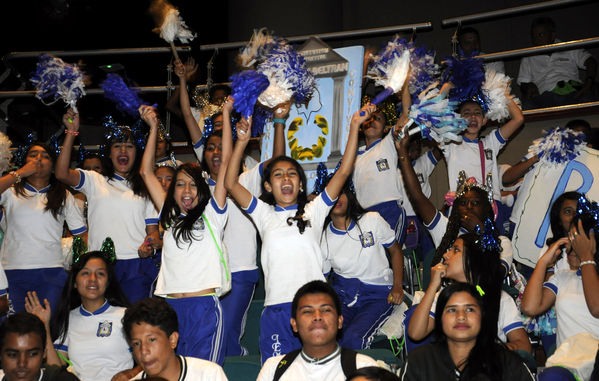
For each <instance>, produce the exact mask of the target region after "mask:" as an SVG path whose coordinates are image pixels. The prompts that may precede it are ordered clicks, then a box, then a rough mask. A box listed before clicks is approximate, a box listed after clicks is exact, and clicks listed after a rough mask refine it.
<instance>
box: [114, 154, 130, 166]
mask: <svg viewBox="0 0 599 381" xmlns="http://www.w3.org/2000/svg"><path fill="white" fill-rule="evenodd" d="M116 161H117V163H119V165H127V164H129V157H128V156H126V155H121V156H118V157H117V158H116Z"/></svg>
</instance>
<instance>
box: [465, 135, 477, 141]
mask: <svg viewBox="0 0 599 381" xmlns="http://www.w3.org/2000/svg"><path fill="white" fill-rule="evenodd" d="M462 140H464V141H465V142H466V143H478V138H476V139H472V140H470V139H468V138H467V137H465V136H464V135H462Z"/></svg>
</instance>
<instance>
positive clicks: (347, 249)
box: [320, 212, 395, 286]
mask: <svg viewBox="0 0 599 381" xmlns="http://www.w3.org/2000/svg"><path fill="white" fill-rule="evenodd" d="M394 243H395V232H394V231H393V230H391V227H389V224H388V223H387V222H386V221H385V220H384V219H383V218H382V217H381V216H380V215H379V214H378V213H375V212H368V213H366V214H364V215H363V216H362V218H360V220H359V221H358V223H357V224H356V222H354V221H351V223H350V225H349V227H348V228H347V230H339V229H336V228H335V226H333V223H332V222H331V223H330V224H329V226H327V228H326V230H325V233H324V234H323V237H322V241H321V243H320V247H321V249H322V252H323V253H324V255H325V257H326V259H327V260H328V262H329V263H330V264H331V267H332V269H333V270H334V271H335V273H336V274H338V275H340V276H342V277H344V278H350V279H359V280H360V281H361V282H363V283H368V284H373V285H380V286H390V285H392V284H393V270H391V268H390V267H389V260H388V259H387V254H386V253H385V248H388V247H391V246H392V245H393V244H394Z"/></svg>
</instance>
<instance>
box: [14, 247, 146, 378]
mask: <svg viewBox="0 0 599 381" xmlns="http://www.w3.org/2000/svg"><path fill="white" fill-rule="evenodd" d="M113 261H114V257H113V256H111V255H110V254H107V253H105V252H101V251H91V252H88V253H85V254H83V255H81V256H79V257H78V258H74V260H73V265H72V267H71V270H70V271H69V276H68V278H67V281H66V283H65V285H64V288H63V289H62V295H61V298H60V303H59V305H58V308H56V309H55V310H54V311H55V312H54V314H52V309H51V307H50V304H49V303H48V300H47V299H45V300H44V302H43V304H42V303H41V302H40V299H39V297H38V295H37V293H36V292H29V293H28V295H27V299H26V301H25V307H26V309H27V312H30V313H33V314H35V315H37V316H38V317H39V318H40V319H41V320H42V321H43V322H44V324H45V325H46V331H47V335H48V338H47V340H46V355H47V362H48V364H52V365H63V366H64V365H67V364H69V365H71V366H72V369H73V371H74V372H75V373H76V374H77V376H78V377H79V378H80V379H81V380H90V381H92V380H111V379H112V377H113V376H114V375H115V374H117V373H120V372H122V371H127V370H131V369H132V367H133V357H132V356H131V353H130V352H129V344H128V343H127V340H126V338H125V335H124V333H123V329H122V324H121V319H122V318H123V315H124V313H125V308H126V307H127V306H128V305H129V302H128V301H127V298H126V296H125V295H124V294H123V292H122V290H121V287H120V285H119V283H118V280H117V279H116V277H115V274H114V269H113V264H112V263H113ZM51 315H52V317H51ZM135 373H136V372H135V371H132V375H134V374H135ZM132 375H131V376H132Z"/></svg>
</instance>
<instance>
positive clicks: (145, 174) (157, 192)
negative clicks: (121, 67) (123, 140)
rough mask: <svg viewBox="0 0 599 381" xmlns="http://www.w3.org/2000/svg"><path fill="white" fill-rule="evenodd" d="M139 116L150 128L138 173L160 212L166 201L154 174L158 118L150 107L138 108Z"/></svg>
mask: <svg viewBox="0 0 599 381" xmlns="http://www.w3.org/2000/svg"><path fill="white" fill-rule="evenodd" d="M139 114H140V115H141V118H142V119H143V120H144V121H145V122H146V123H147V124H148V126H150V133H149V135H148V141H147V142H146V148H145V150H144V154H143V156H142V158H141V167H140V169H139V173H140V175H141V177H142V178H143V180H144V183H145V184H146V188H148V192H149V193H150V197H152V201H153V202H154V206H155V207H156V209H158V210H162V206H163V205H164V200H165V199H166V193H165V192H164V189H163V188H162V185H161V184H160V181H158V178H157V177H156V175H155V174H154V154H155V153H156V139H157V137H158V125H159V122H158V117H157V116H156V111H155V110H154V108H153V107H152V106H141V107H140V108H139Z"/></svg>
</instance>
